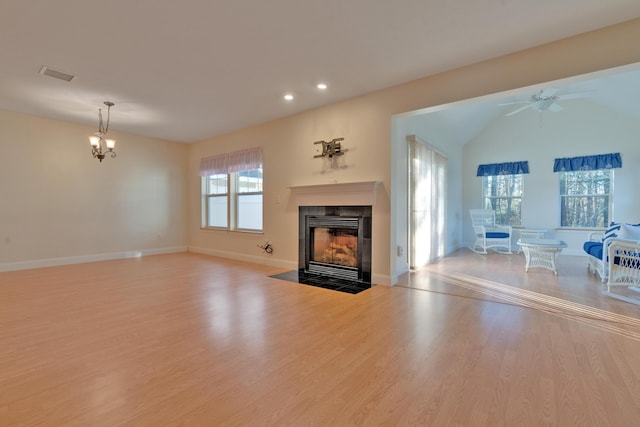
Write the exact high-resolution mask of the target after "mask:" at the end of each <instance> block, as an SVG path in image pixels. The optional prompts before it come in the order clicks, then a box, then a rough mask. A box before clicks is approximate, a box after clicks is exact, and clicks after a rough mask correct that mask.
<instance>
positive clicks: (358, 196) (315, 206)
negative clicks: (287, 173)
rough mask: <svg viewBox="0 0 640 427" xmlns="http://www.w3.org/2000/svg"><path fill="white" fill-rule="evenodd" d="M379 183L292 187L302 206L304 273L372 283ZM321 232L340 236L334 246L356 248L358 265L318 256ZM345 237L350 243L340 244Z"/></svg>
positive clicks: (300, 241) (300, 249)
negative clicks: (375, 210) (316, 243)
mask: <svg viewBox="0 0 640 427" xmlns="http://www.w3.org/2000/svg"><path fill="white" fill-rule="evenodd" d="M377 184H378V182H377V181H372V182H356V183H343V184H327V185H312V186H298V187H291V190H292V193H293V195H294V196H295V200H296V204H297V206H298V216H299V219H298V230H299V231H298V236H299V238H298V270H299V271H300V272H304V273H313V274H314V275H316V274H322V275H325V274H326V275H327V276H329V277H339V278H342V279H346V280H352V281H357V282H362V283H363V284H371V248H372V232H371V230H372V220H373V216H372V212H373V208H372V206H373V204H374V203H375V195H376V187H377ZM317 233H318V234H320V235H332V236H338V237H337V238H335V237H334V239H338V240H337V241H336V243H331V246H332V247H336V248H340V247H342V248H344V247H346V246H349V248H351V249H354V254H353V258H354V259H353V262H354V264H351V261H344V262H343V261H342V260H338V261H336V262H334V261H326V260H324V259H317V258H318V256H317V255H318V248H317V247H316V254H315V256H314V254H313V248H314V245H313V243H312V242H313V237H314V235H315V234H317ZM343 236H344V237H343ZM351 236H353V237H351ZM316 238H317V237H316ZM344 239H346V241H349V242H350V243H348V244H346V245H343V244H339V243H342V242H343V241H345V240H344ZM356 241H357V244H356ZM355 248H357V253H355ZM337 251H338V252H339V254H338V257H340V256H342V257H344V258H348V256H347V255H345V251H344V250H340V249H338V250H337ZM348 252H351V251H350V250H349V251H348ZM349 256H351V255H349Z"/></svg>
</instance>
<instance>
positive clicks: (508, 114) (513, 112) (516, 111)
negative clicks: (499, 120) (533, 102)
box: [506, 105, 529, 117]
mask: <svg viewBox="0 0 640 427" xmlns="http://www.w3.org/2000/svg"><path fill="white" fill-rule="evenodd" d="M527 108H529V106H528V105H525V106H524V107H520V108H518V109H517V110H513V111H512V112H510V113H507V114H506V116H507V117H509V116H513V115H514V114H518V113H519V112H520V111H523V110H526V109H527Z"/></svg>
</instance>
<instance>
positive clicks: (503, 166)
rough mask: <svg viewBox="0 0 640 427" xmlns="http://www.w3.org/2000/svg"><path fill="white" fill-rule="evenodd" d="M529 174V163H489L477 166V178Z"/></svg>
mask: <svg viewBox="0 0 640 427" xmlns="http://www.w3.org/2000/svg"><path fill="white" fill-rule="evenodd" d="M521 173H529V162H526V161H525V162H509V163H491V164H488V165H478V174H477V176H494V175H517V174H521Z"/></svg>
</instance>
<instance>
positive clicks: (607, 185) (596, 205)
mask: <svg viewBox="0 0 640 427" xmlns="http://www.w3.org/2000/svg"><path fill="white" fill-rule="evenodd" d="M612 183H613V169H598V170H579V171H569V172H560V226H561V227H576V228H606V227H607V225H608V224H609V222H610V220H611V218H612V215H611V211H612V200H613V187H612Z"/></svg>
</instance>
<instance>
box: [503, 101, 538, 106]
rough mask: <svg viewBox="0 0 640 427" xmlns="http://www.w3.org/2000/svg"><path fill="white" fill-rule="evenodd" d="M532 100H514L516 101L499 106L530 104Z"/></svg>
mask: <svg viewBox="0 0 640 427" xmlns="http://www.w3.org/2000/svg"><path fill="white" fill-rule="evenodd" d="M529 102H531V101H514V102H505V103H503V104H498V105H499V106H502V105H514V104H528V103H529Z"/></svg>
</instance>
